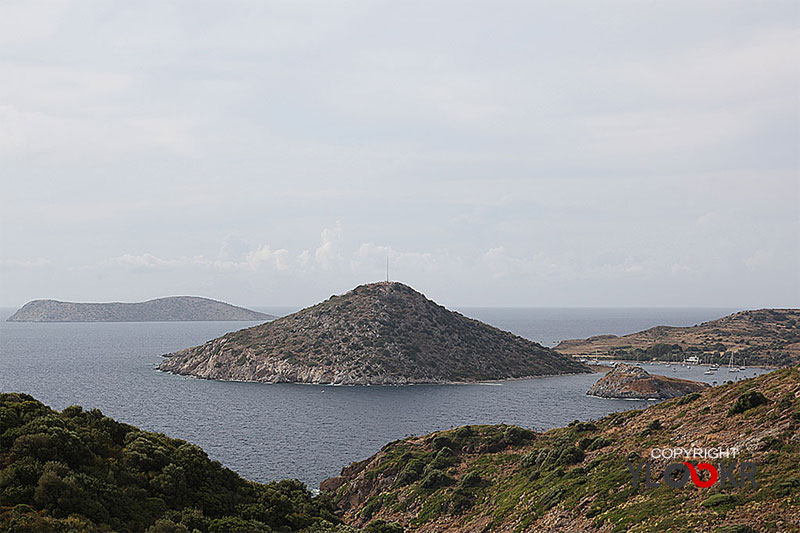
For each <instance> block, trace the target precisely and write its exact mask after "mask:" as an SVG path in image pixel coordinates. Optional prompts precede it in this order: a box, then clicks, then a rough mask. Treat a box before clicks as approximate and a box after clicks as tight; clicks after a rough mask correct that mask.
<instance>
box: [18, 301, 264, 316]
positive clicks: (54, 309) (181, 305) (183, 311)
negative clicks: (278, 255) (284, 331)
mask: <svg viewBox="0 0 800 533" xmlns="http://www.w3.org/2000/svg"><path fill="white" fill-rule="evenodd" d="M274 318H276V317H275V316H273V315H268V314H265V313H259V312H257V311H251V310H250V309H245V308H243V307H237V306H235V305H231V304H226V303H224V302H219V301H217V300H210V299H208V298H200V297H199V296H169V297H167V298H157V299H155V300H148V301H146V302H135V303H125V302H109V303H76V302H59V301H57V300H33V301H31V302H28V303H26V304H25V305H23V306H22V307H21V308H20V309H19V310H17V312H16V313H14V314H13V315H11V316H10V317H9V318H8V319H7V321H8V322H169V321H176V322H179V321H208V320H219V321H226V320H237V321H244V320H247V321H255V320H272V319H274Z"/></svg>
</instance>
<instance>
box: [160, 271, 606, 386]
mask: <svg viewBox="0 0 800 533" xmlns="http://www.w3.org/2000/svg"><path fill="white" fill-rule="evenodd" d="M159 369H160V370H163V371H167V372H173V373H176V374H185V375H192V376H198V377H202V378H208V379H221V380H236V381H261V382H273V383H275V382H300V383H324V384H340V385H402V384H412V383H450V382H473V381H480V380H500V379H508V378H522V377H529V376H542V375H553V374H569V373H580V372H590V371H591V370H590V369H589V368H588V367H587V366H586V365H584V364H583V363H581V362H579V361H577V360H575V359H573V358H571V357H567V356H564V355H561V354H559V353H557V352H555V351H553V350H552V349H549V348H545V347H543V346H541V345H540V344H537V343H535V342H532V341H530V340H527V339H523V338H522V337H518V336H517V335H514V334H512V333H509V332H507V331H502V330H500V329H497V328H495V327H492V326H489V325H488V324H484V323H483V322H479V321H477V320H473V319H471V318H467V317H465V316H463V315H461V314H459V313H456V312H453V311H449V310H447V309H445V308H444V307H442V306H440V305H438V304H436V303H435V302H433V301H431V300H429V299H427V298H426V297H425V296H424V295H422V294H420V293H419V292H417V291H415V290H414V289H412V288H411V287H408V286H406V285H403V284H402V283H396V282H392V283H389V282H386V283H372V284H367V285H361V286H359V287H356V288H355V289H353V290H351V291H350V292H348V293H346V294H344V295H341V296H332V297H331V298H329V299H328V300H326V301H324V302H322V303H319V304H317V305H314V306H312V307H309V308H306V309H303V310H301V311H298V312H297V313H294V314H291V315H288V316H285V317H282V318H279V319H277V320H275V321H273V322H270V323H268V324H262V325H259V326H255V327H252V328H248V329H244V330H241V331H237V332H233V333H229V334H227V335H224V336H222V337H219V338H217V339H214V340H211V341H209V342H207V343H206V344H203V345H202V346H196V347H193V348H187V349H185V350H181V351H179V352H176V353H172V354H167V356H166V359H165V360H164V361H163V362H162V363H161V365H160V366H159Z"/></svg>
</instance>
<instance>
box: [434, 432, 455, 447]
mask: <svg viewBox="0 0 800 533" xmlns="http://www.w3.org/2000/svg"><path fill="white" fill-rule="evenodd" d="M431 446H433V449H434V450H441V449H442V448H445V447H447V448H450V447H452V446H453V442H452V441H451V440H450V439H448V438H447V437H445V436H444V435H436V436H435V437H434V438H433V440H432V441H431Z"/></svg>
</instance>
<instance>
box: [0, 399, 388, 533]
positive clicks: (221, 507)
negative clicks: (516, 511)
mask: <svg viewBox="0 0 800 533" xmlns="http://www.w3.org/2000/svg"><path fill="white" fill-rule="evenodd" d="M337 524H341V520H340V519H339V518H338V517H337V516H336V515H335V514H334V507H333V505H332V504H331V502H330V500H329V499H328V498H326V497H321V498H320V497H317V498H315V497H312V495H311V493H310V492H309V491H308V489H306V487H305V486H304V485H303V484H302V483H300V482H299V481H296V480H284V481H279V482H275V483H268V484H259V483H253V482H250V481H246V480H244V479H242V478H241V477H239V475H238V474H236V473H235V472H233V471H231V470H229V469H227V468H223V467H222V466H221V465H220V464H219V463H218V462H216V461H211V460H210V459H209V458H208V456H207V455H206V453H205V452H203V450H202V449H200V448H198V447H197V446H195V445H193V444H189V443H188V442H185V441H182V440H177V439H171V438H169V437H166V436H164V435H162V434H158V433H150V432H146V431H141V430H139V429H137V428H135V427H133V426H129V425H126V424H121V423H119V422H116V421H114V420H112V419H111V418H108V417H106V416H104V415H103V414H102V413H101V412H100V411H98V410H96V409H92V410H90V411H84V410H83V409H81V408H80V407H78V406H72V407H68V408H66V409H64V411H62V412H61V413H59V412H56V411H53V410H52V409H50V408H49V407H47V406H45V405H44V404H42V403H40V402H38V401H36V400H35V399H34V398H33V397H31V396H28V395H26V394H0V530H3V531H74V532H82V531H86V532H89V531H145V530H147V531H150V532H161V531H170V532H181V531H185V532H187V533H188V532H190V531H195V530H196V531H200V532H206V531H208V532H217V531H225V532H227V531H251V532H269V531H299V530H304V529H305V530H308V531H328V530H330V531H334V530H335V529H334V528H335V527H336V525H337ZM325 528H328V529H325ZM336 531H339V530H336ZM375 531H378V530H375ZM385 531H389V530H385Z"/></svg>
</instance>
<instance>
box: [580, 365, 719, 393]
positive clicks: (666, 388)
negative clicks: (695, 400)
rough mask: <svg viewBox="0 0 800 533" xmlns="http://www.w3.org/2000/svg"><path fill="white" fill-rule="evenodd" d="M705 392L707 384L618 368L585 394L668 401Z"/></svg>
mask: <svg viewBox="0 0 800 533" xmlns="http://www.w3.org/2000/svg"><path fill="white" fill-rule="evenodd" d="M706 388H708V384H706V383H698V382H697V381H691V380H688V379H679V378H672V377H667V376H659V375H656V374H650V373H649V372H647V371H646V370H645V369H643V368H641V367H638V366H634V365H626V364H618V365H617V366H615V367H614V369H613V370H611V371H610V372H609V373H608V374H606V375H605V376H603V377H602V378H600V380H599V381H598V382H597V383H595V384H594V385H593V386H592V388H591V389H589V392H587V393H586V394H589V395H590V396H599V397H601V398H625V399H628V400H649V399H657V400H667V399H670V398H677V397H678V396H683V395H685V394H689V393H692V392H700V391H702V390H703V389H706Z"/></svg>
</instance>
